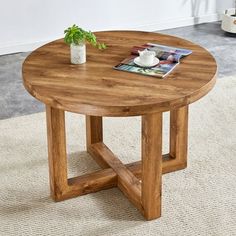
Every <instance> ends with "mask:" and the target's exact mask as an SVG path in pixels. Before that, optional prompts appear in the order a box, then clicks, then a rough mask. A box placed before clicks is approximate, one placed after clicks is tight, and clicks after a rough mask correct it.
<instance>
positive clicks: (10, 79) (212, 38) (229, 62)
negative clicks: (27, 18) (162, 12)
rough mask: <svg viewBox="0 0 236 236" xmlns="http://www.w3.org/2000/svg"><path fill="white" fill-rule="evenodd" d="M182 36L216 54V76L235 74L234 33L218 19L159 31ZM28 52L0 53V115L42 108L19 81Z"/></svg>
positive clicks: (235, 42)
mask: <svg viewBox="0 0 236 236" xmlns="http://www.w3.org/2000/svg"><path fill="white" fill-rule="evenodd" d="M161 32H162V33H167V34H171V35H176V36H180V37H184V38H186V39H188V40H191V41H193V42H196V43H198V44H200V45H202V46H204V47H205V48H207V49H208V50H209V51H210V52H212V54H213V55H214V56H215V57H216V60H217V62H218V65H219V78H221V77H224V76H227V75H233V74H236V72H235V71H234V70H235V65H236V53H235V49H236V36H235V35H231V34H226V33H224V32H223V31H222V30H221V29H220V23H219V22H216V23H208V24H201V25H196V26H189V27H183V28H177V29H170V30H165V31H161ZM27 55H28V53H17V54H12V55H4V56H0V83H1V86H0V94H1V95H0V119H7V118H10V117H15V116H21V115H26V114H32V113H36V112H41V111H43V110H44V105H43V104H41V103H40V102H38V101H37V100H35V99H34V98H33V97H31V96H30V95H29V94H28V93H27V92H26V90H25V89H24V87H23V85H22V80H21V66H22V62H23V61H24V59H25V57H26V56H27Z"/></svg>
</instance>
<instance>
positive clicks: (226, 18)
mask: <svg viewBox="0 0 236 236" xmlns="http://www.w3.org/2000/svg"><path fill="white" fill-rule="evenodd" d="M232 15H235V8H230V9H228V10H226V11H225V13H224V14H223V17H222V25H221V27H222V29H223V30H224V31H226V32H229V33H236V16H232Z"/></svg>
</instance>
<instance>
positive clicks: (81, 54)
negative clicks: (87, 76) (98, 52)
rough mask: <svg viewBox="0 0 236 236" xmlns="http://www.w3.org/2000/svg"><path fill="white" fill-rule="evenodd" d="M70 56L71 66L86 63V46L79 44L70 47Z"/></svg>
mask: <svg viewBox="0 0 236 236" xmlns="http://www.w3.org/2000/svg"><path fill="white" fill-rule="evenodd" d="M70 56H71V63H72V64H83V63H85V62H86V45H85V43H81V44H79V45H76V44H71V45H70Z"/></svg>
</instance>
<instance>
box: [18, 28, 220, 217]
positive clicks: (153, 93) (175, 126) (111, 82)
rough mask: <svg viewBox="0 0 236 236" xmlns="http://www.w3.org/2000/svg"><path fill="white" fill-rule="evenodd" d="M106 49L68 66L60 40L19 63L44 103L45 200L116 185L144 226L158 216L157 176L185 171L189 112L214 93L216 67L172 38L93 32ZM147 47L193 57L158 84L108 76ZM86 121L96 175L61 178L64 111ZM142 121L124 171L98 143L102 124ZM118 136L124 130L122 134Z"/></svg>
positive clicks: (193, 47) (204, 52) (33, 92)
mask: <svg viewBox="0 0 236 236" xmlns="http://www.w3.org/2000/svg"><path fill="white" fill-rule="evenodd" d="M95 34H96V36H97V38H98V40H99V41H101V42H105V43H106V44H107V45H108V48H107V49H106V50H104V51H99V50H97V49H95V48H93V47H91V46H89V45H87V63H86V64H82V65H71V64H70V54H69V47H68V46H67V45H66V44H65V43H64V42H63V40H62V39H60V40H56V41H53V42H51V43H49V44H46V45H44V46H42V47H41V48H39V49H37V50H35V51H34V52H32V53H31V54H30V55H29V56H28V57H27V58H26V60H25V62H24V64H23V81H24V86H25V88H26V89H27V90H28V92H29V93H30V94H31V95H32V96H34V97H35V98H37V99H38V100H40V101H41V102H43V103H45V104H46V114H47V133H48V156H49V170H50V171H49V172H50V187H51V196H52V198H53V199H54V200H55V201H61V200H64V199H68V198H71V197H76V196H80V195H82V194H87V193H91V192H95V191H99V190H102V189H107V188H111V187H114V186H118V187H119V188H120V190H121V191H122V192H123V193H124V194H125V195H126V196H127V198H128V199H129V200H130V201H131V202H132V203H133V204H134V205H135V206H136V207H137V208H138V209H139V210H140V211H141V212H142V214H143V215H144V217H145V218H146V219H147V220H151V219H155V218H158V217H160V215H161V176H162V174H164V173H168V172H172V171H176V170H180V169H183V168H185V167H186V166H187V136H188V105H189V104H191V103H193V102H195V101H196V100H198V99H199V98H201V97H203V96H204V95H206V94H207V93H208V92H209V91H210V90H211V89H212V87H213V86H214V84H215V79H216V71H217V65H216V62H215V59H214V58H213V57H212V55H211V54H210V53H209V52H208V51H207V50H206V49H204V48H202V47H200V46H199V45H196V44H194V43H192V42H189V41H187V40H184V39H180V38H177V37H173V36H169V35H163V34H157V33H147V32H137V31H107V32H97V33H95ZM147 42H152V43H157V44H165V45H169V46H174V47H181V48H186V49H190V50H192V51H193V53H192V54H191V55H190V56H188V57H186V58H184V59H182V60H181V64H180V65H178V67H177V68H176V69H175V70H174V71H173V72H172V73H171V74H169V75H168V76H167V77H166V78H164V79H157V78H152V77H147V76H143V75H139V74H132V73H127V72H122V71H117V70H114V69H113V66H115V65H117V64H118V63H119V62H121V61H122V60H123V59H124V58H126V57H128V56H129V55H130V50H131V48H132V47H133V46H134V45H141V44H145V43H147ZM65 111H70V112H75V113H80V114H85V115H86V134H87V151H88V152H89V153H90V154H91V156H92V157H93V158H94V160H95V161H96V162H97V163H98V164H99V165H100V166H101V167H102V170H99V171H96V172H94V173H92V174H86V175H82V176H78V177H75V178H70V179H68V177H67V154H66V140H65V118H64V112H65ZM165 111H170V144H169V145H170V151H169V154H166V155H162V113H163V112H165ZM104 116H111V117H112V116H119V117H124V116H142V154H141V155H142V157H141V161H138V162H135V163H130V164H127V165H124V164H123V163H122V162H121V161H120V160H119V159H118V158H117V157H116V156H115V155H114V154H113V153H112V152H111V151H110V150H109V149H108V147H107V146H106V145H105V144H104V143H103V131H102V117H104ZM121 132H122V131H121Z"/></svg>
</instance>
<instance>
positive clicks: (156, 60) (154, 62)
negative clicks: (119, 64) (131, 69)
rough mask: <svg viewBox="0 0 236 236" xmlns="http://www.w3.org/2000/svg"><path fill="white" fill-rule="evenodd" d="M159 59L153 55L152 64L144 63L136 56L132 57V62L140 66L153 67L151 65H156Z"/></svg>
mask: <svg viewBox="0 0 236 236" xmlns="http://www.w3.org/2000/svg"><path fill="white" fill-rule="evenodd" d="M159 62H160V60H159V59H158V58H156V57H154V59H153V63H152V64H144V63H143V62H142V61H141V60H140V57H136V58H134V63H135V64H136V65H138V66H141V67H153V66H156V65H157V64H159Z"/></svg>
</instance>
